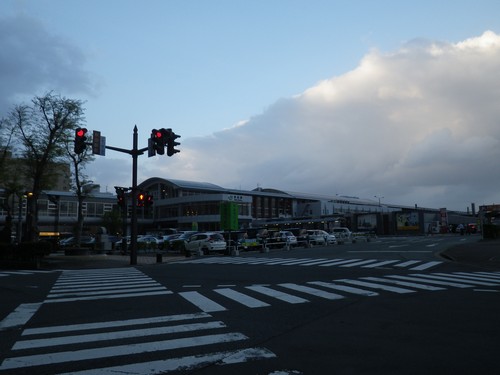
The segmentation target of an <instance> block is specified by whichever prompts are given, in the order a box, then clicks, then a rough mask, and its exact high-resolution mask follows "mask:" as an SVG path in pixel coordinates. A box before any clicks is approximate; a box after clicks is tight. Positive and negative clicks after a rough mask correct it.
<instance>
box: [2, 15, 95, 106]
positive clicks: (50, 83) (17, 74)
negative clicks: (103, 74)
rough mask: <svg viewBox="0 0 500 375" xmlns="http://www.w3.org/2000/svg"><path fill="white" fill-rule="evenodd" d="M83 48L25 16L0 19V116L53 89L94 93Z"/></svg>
mask: <svg viewBox="0 0 500 375" xmlns="http://www.w3.org/2000/svg"><path fill="white" fill-rule="evenodd" d="M85 64H86V56H85V54H84V52H83V51H82V50H80V49H79V48H77V47H75V46H74V45H72V44H71V43H70V42H69V41H66V40H64V39H62V38H60V37H57V36H54V35H51V34H50V33H49V32H48V31H47V30H46V29H45V27H44V26H43V25H42V23H41V22H39V21H37V20H35V19H33V18H30V17H26V16H16V17H8V18H0V82H1V83H2V84H1V85H0V115H5V113H6V112H7V111H8V110H10V109H11V107H12V105H14V104H19V102H20V101H25V100H29V99H31V98H32V97H33V96H34V95H38V94H43V93H44V92H46V91H50V90H55V91H56V92H57V93H60V94H62V95H66V94H67V93H70V94H72V93H85V94H90V95H92V94H95V93H96V90H97V88H98V85H99V83H98V80H97V79H95V77H93V76H92V75H91V74H90V73H89V72H87V71H86V70H85V68H84V66H85Z"/></svg>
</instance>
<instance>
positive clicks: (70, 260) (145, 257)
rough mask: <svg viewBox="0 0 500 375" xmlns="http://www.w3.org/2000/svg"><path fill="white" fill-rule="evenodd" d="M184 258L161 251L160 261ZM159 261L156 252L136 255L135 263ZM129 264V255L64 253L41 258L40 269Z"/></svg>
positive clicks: (103, 266) (114, 266)
mask: <svg viewBox="0 0 500 375" xmlns="http://www.w3.org/2000/svg"><path fill="white" fill-rule="evenodd" d="M182 259H186V257H185V256H183V255H179V254H172V253H163V254H162V257H161V263H168V262H175V261H177V260H182ZM156 263H159V262H158V259H157V257H156V253H150V254H140V255H137V265H138V266H142V265H148V264H156ZM127 266H130V255H108V254H92V255H64V254H50V255H49V256H47V257H45V258H44V259H43V260H42V265H41V269H83V268H116V267H127Z"/></svg>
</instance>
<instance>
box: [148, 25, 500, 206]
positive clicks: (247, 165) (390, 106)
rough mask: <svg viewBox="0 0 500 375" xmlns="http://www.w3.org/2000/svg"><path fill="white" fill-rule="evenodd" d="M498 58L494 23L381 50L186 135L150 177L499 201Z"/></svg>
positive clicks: (434, 202) (394, 197)
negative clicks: (251, 112)
mask: <svg viewBox="0 0 500 375" xmlns="http://www.w3.org/2000/svg"><path fill="white" fill-rule="evenodd" d="M499 68H500V36H499V35H497V34H495V33H493V32H490V31H488V32H485V33H484V34H483V35H481V36H479V37H474V38H470V39H467V40H465V41H463V42H460V43H456V44H452V43H443V42H435V41H425V40H416V41H412V42H409V43H408V44H405V45H403V46H402V47H401V48H400V49H399V50H397V51H394V52H392V53H380V52H379V51H376V50H374V51H370V52H369V53H368V54H367V55H366V56H365V57H364V58H363V59H362V60H361V61H360V64H359V66H358V67H356V68H355V69H353V70H352V71H350V72H347V73H346V74H344V75H341V76H338V77H332V78H330V79H326V80H324V81H321V82H319V83H318V84H317V85H315V86H314V87H311V88H309V89H308V90H306V91H304V92H303V93H302V94H300V95H297V96H296V97H293V98H288V99H282V100H279V101H278V102H276V103H275V104H273V105H271V106H270V107H269V108H268V109H267V110H266V111H264V112H263V113H262V114H260V115H257V116H255V117H252V118H250V119H248V120H246V121H244V122H241V123H239V124H237V126H234V127H232V128H230V129H225V130H223V131H220V132H217V133H214V134H213V135H211V136H209V137H203V138H192V139H186V140H183V141H182V145H181V147H180V148H181V150H182V151H181V153H180V154H176V155H175V156H174V157H172V158H168V159H166V157H161V158H159V157H157V158H156V159H151V162H148V163H145V167H144V168H143V172H142V176H143V177H145V178H147V177H152V176H159V177H164V178H181V179H188V180H194V181H207V182H213V183H216V184H219V185H221V186H225V187H230V188H240V187H241V188H243V189H253V188H255V187H256V186H257V185H260V186H264V187H273V188H277V189H282V190H285V191H302V192H310V193H320V194H331V195H335V194H336V193H339V194H349V195H357V196H361V197H368V198H371V197H373V196H374V195H378V196H380V195H383V196H384V197H385V198H384V200H385V201H387V202H393V203H398V204H407V205H413V204H418V205H419V206H426V207H448V208H450V209H463V210H465V208H466V207H467V206H468V205H469V204H470V203H471V202H475V203H476V204H478V205H479V204H484V203H493V202H496V203H498V202H500V192H499V191H498V186H500V174H499V173H498V162H499V160H500V147H499V143H500V126H499V124H498V122H499V121H500V120H499V119H500V106H498V103H499V102H500V91H499V90H498V87H500V75H499V74H498V70H499ZM290 79H293V77H291V78H290ZM174 131H176V132H177V133H179V134H181V135H182V129H174ZM181 140H182V139H181ZM148 174H149V175H148Z"/></svg>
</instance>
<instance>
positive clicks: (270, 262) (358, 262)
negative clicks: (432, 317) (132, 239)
mask: <svg viewBox="0 0 500 375" xmlns="http://www.w3.org/2000/svg"><path fill="white" fill-rule="evenodd" d="M408 252H415V253H431V251H428V250H426V251H408ZM349 253H401V252H400V251H371V250H370V251H362V250H360V251H349ZM399 262H401V263H399ZM174 263H178V264H182V263H184V264H186V263H194V264H237V265H266V266H296V265H298V266H302V267H304V266H320V267H331V266H339V267H356V266H360V267H363V268H375V267H380V266H382V265H388V264H393V266H394V267H399V268H404V267H409V266H412V265H416V264H419V263H420V265H419V266H418V267H415V269H414V270H415V271H418V270H424V269H428V268H431V267H433V266H435V265H438V264H441V263H442V262H438V261H433V262H426V263H423V261H422V260H408V261H403V262H402V261H401V260H400V259H391V260H377V259H370V260H367V259H358V258H356V259H345V258H344V259H340V258H334V259H325V258H320V259H312V258H256V257H241V258H231V259H229V260H226V259H225V258H221V257H215V258H198V259H193V260H188V261H179V262H174ZM370 263H373V265H371V264H370ZM395 263H398V264H395Z"/></svg>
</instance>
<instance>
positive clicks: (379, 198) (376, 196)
mask: <svg viewBox="0 0 500 375" xmlns="http://www.w3.org/2000/svg"><path fill="white" fill-rule="evenodd" d="M373 197H374V198H378V205H379V207H380V206H381V204H380V200H381V199H384V197H380V196H378V195H374V196H373Z"/></svg>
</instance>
